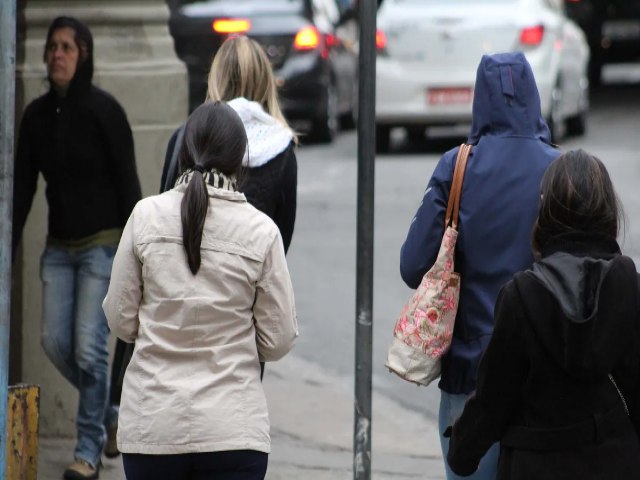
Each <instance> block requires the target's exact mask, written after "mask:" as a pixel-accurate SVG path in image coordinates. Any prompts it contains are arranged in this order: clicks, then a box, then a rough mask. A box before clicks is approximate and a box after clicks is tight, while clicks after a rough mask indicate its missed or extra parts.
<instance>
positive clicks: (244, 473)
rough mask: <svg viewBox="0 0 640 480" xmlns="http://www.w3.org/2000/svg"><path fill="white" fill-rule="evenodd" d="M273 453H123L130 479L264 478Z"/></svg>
mask: <svg viewBox="0 0 640 480" xmlns="http://www.w3.org/2000/svg"><path fill="white" fill-rule="evenodd" d="M268 459H269V455H268V454H266V453H264V452H257V451H255V450H231V451H226V452H211V453H185V454H176V455H143V454H137V453H123V454H122V463H123V464H124V473H125V475H126V477H127V480H263V479H264V476H265V475H266V473H267V461H268Z"/></svg>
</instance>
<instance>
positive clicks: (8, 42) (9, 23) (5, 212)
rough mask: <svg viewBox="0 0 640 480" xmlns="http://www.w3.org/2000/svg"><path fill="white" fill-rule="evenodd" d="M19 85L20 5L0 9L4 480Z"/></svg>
mask: <svg viewBox="0 0 640 480" xmlns="http://www.w3.org/2000/svg"><path fill="white" fill-rule="evenodd" d="M15 81H16V1H15V0H2V5H0V85H1V87H0V88H1V89H2V92H0V439H1V440H2V442H1V444H0V479H1V480H4V479H5V466H6V464H7V458H6V449H7V394H8V383H9V374H8V372H9V325H10V322H9V319H10V313H11V308H10V307H11V257H12V253H11V231H12V225H11V217H12V210H13V133H14V132H13V130H14V121H15Z"/></svg>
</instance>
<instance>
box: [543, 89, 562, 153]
mask: <svg viewBox="0 0 640 480" xmlns="http://www.w3.org/2000/svg"><path fill="white" fill-rule="evenodd" d="M547 124H548V125H549V130H550V131H551V141H552V142H553V143H558V142H560V141H561V140H562V139H563V138H564V136H565V133H566V129H565V121H564V118H562V89H561V88H560V81H559V80H558V82H556V86H555V87H553V90H552V92H551V108H550V111H549V118H548V119H547Z"/></svg>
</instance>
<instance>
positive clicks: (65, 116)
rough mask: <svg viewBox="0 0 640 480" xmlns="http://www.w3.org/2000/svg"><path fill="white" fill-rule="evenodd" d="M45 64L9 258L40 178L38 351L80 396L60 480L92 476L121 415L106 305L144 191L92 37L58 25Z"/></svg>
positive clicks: (31, 117) (23, 152)
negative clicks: (101, 78) (97, 73)
mask: <svg viewBox="0 0 640 480" xmlns="http://www.w3.org/2000/svg"><path fill="white" fill-rule="evenodd" d="M44 62H45V63H46V66H47V78H48V80H49V85H50V88H49V91H48V92H47V93H46V94H44V95H42V96H41V97H39V98H37V99H35V100H34V101H33V102H31V103H30V104H29V106H28V107H27V108H26V110H25V112H24V116H23V118H22V123H21V126H20V138H19V141H18V148H17V155H16V163H15V178H14V205H13V207H14V210H13V250H14V252H15V249H16V247H17V246H18V243H19V241H20V237H21V234H22V229H23V227H24V224H25V221H26V219H27V215H28V213H29V210H30V208H31V203H32V201H33V196H34V194H35V192H36V187H37V182H38V176H39V174H40V173H42V175H43V177H44V179H45V181H46V184H47V188H46V197H47V203H48V205H49V222H48V232H47V244H46V248H45V251H44V253H43V255H42V260H41V270H40V276H41V279H42V284H43V290H42V292H43V298H42V346H43V348H44V351H45V353H46V354H47V356H48V357H49V359H50V360H51V362H52V363H53V364H54V365H55V367H56V368H57V369H58V371H59V372H60V373H61V374H62V375H63V376H64V377H65V378H66V379H67V380H68V381H69V382H70V383H71V384H73V386H74V387H76V388H77V389H78V392H79V406H78V414H77V417H76V425H77V444H76V448H75V452H74V457H75V461H74V462H73V463H72V465H71V466H70V467H69V468H68V469H67V470H66V471H65V473H64V477H65V478H67V479H84V478H97V477H98V470H99V465H100V456H101V453H102V448H103V444H104V437H105V428H104V426H103V424H104V423H106V424H107V426H108V427H109V430H110V433H111V437H113V432H114V427H115V425H116V424H117V423H116V422H117V412H116V411H115V409H114V408H109V407H108V406H107V397H108V395H107V393H108V363H109V351H108V348H107V340H108V337H109V327H108V325H107V320H106V318H105V316H104V312H103V311H102V300H103V299H104V297H105V295H106V292H107V288H108V286H109V276H110V274H111V264H112V261H113V256H114V255H115V252H116V248H117V246H118V242H119V240H120V235H121V233H122V229H123V228H124V225H125V224H126V222H127V219H128V218H129V214H130V213H131V210H132V209H133V207H134V206H135V204H136V202H137V201H138V200H140V198H141V192H140V183H139V181H138V176H137V173H136V166H135V161H134V150H133V136H132V133H131V127H130V126H129V122H128V121H127V117H126V115H125V112H124V110H123V109H122V107H121V106H120V105H119V104H118V102H117V101H116V100H115V99H114V98H113V97H112V96H111V95H109V94H108V93H107V92H105V91H103V90H101V89H99V88H97V87H95V86H94V85H92V83H91V79H92V76H93V39H92V36H91V32H90V31H89V29H88V28H87V26H86V25H84V24H83V23H82V22H80V21H78V20H76V19H75V18H71V17H58V18H56V19H55V20H54V21H53V22H52V23H51V25H50V27H49V31H48V34H47V41H46V44H45V49H44ZM111 443H113V442H111ZM107 453H111V454H116V453H117V450H116V451H113V449H112V450H111V451H110V452H109V451H107Z"/></svg>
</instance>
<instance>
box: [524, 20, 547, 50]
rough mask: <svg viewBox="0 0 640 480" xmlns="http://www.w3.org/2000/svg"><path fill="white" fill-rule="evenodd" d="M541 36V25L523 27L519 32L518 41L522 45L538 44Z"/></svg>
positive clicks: (542, 30)
mask: <svg viewBox="0 0 640 480" xmlns="http://www.w3.org/2000/svg"><path fill="white" fill-rule="evenodd" d="M543 36H544V27H543V26H542V25H536V26H535V27H527V28H523V29H522V31H521V32H520V43H522V44H523V45H540V44H541V43H542V37H543Z"/></svg>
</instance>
